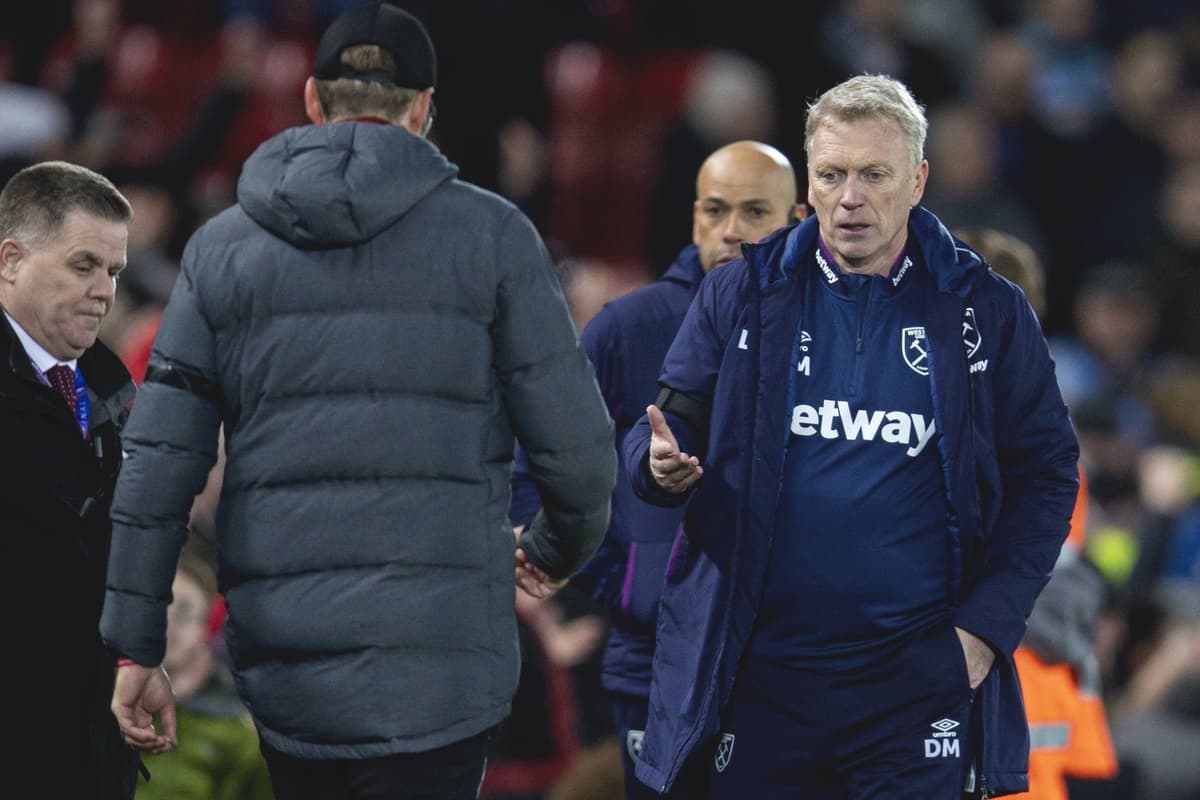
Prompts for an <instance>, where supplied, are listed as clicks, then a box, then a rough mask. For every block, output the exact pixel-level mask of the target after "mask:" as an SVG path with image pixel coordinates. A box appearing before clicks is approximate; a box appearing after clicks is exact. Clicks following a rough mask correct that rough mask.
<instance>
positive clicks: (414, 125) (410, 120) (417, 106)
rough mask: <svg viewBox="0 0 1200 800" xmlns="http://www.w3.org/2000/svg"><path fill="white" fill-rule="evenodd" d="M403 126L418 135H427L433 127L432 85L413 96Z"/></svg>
mask: <svg viewBox="0 0 1200 800" xmlns="http://www.w3.org/2000/svg"><path fill="white" fill-rule="evenodd" d="M404 127H406V128H408V129H409V130H410V131H412V132H413V133H415V134H417V135H418V136H427V135H428V134H429V129H430V128H431V127H433V87H432V86H431V87H429V88H428V89H425V90H424V91H422V92H420V93H418V94H417V96H416V97H414V98H413V101H412V105H410V106H409V107H408V115H407V118H406V119H405V125H404Z"/></svg>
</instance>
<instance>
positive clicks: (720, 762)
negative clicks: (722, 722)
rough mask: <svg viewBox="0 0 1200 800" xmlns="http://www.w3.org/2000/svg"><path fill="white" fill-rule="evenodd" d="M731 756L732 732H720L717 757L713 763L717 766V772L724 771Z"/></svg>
mask: <svg viewBox="0 0 1200 800" xmlns="http://www.w3.org/2000/svg"><path fill="white" fill-rule="evenodd" d="M732 758H733V734H732V733H722V734H721V740H720V741H719V742H717V757H716V759H714V763H715V764H716V766H717V772H724V771H725V768H726V767H728V766H729V761H730V759H732Z"/></svg>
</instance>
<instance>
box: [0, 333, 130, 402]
mask: <svg viewBox="0 0 1200 800" xmlns="http://www.w3.org/2000/svg"><path fill="white" fill-rule="evenodd" d="M0 364H2V365H3V366H4V368H6V369H8V370H9V371H11V372H13V373H14V374H16V375H18V376H20V377H22V378H26V379H28V380H31V381H38V376H37V373H36V372H35V371H34V366H33V362H31V361H30V360H29V356H28V355H27V354H26V352H25V348H24V347H22V346H21V342H20V340H19V339H18V338H17V334H16V332H15V331H13V329H12V326H11V325H9V324H8V320H7V319H6V318H5V317H4V315H3V314H0ZM77 364H78V366H79V369H80V370H81V371H82V372H83V377H84V380H86V381H87V385H88V388H89V389H91V390H92V391H93V392H95V394H96V395H98V396H99V397H110V396H112V395H116V394H117V393H118V392H120V391H121V389H123V388H124V387H125V386H126V385H127V384H131V382H132V381H131V378H130V377H129V371H128V370H126V369H125V365H124V364H123V363H121V359H119V358H117V356H116V354H115V353H113V351H111V350H109V349H108V348H107V347H106V346H105V345H104V343H103V342H101V341H100V340H99V339H97V340H96V343H95V344H94V345H92V347H91V348H89V349H88V350H87V351H86V352H85V353H84V354H83V355H81V356H80V357H79V359H78V362H77ZM38 382H39V383H40V382H41V381H38Z"/></svg>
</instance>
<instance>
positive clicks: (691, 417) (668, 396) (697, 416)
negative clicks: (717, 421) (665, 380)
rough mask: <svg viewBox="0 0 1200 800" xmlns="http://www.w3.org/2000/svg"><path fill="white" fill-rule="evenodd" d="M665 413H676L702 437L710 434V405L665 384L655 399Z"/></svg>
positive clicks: (655, 402) (655, 403)
mask: <svg viewBox="0 0 1200 800" xmlns="http://www.w3.org/2000/svg"><path fill="white" fill-rule="evenodd" d="M654 405H656V406H658V408H659V410H660V411H662V412H663V413H669V414H674V415H675V416H677V417H679V418H680V419H682V420H683V421H684V422H686V423H687V424H688V427H690V428H691V429H692V431H693V432H694V433H695V434H696V436H697V437H698V438H700V439H704V438H707V436H708V406H707V405H706V404H704V403H701V402H700V401H699V400H696V399H694V398H691V397H688V396H687V395H686V394H684V393H683V392H679V391H676V390H674V389H672V388H671V387H670V386H664V387H663V388H662V391H661V392H659V393H658V399H657V400H655V401H654Z"/></svg>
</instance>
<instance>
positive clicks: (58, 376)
mask: <svg viewBox="0 0 1200 800" xmlns="http://www.w3.org/2000/svg"><path fill="white" fill-rule="evenodd" d="M46 377H47V378H49V379H50V385H51V386H53V387H54V388H55V389H57V390H58V393H59V394H61V395H62V396H63V399H64V400H66V401H67V407H68V408H70V409H71V416H72V417H73V416H75V414H76V413H77V412H76V408H75V373H74V372H72V371H71V368H70V367H68V366H67V365H66V364H59V365H57V366H54V367H51V368H50V369H48V370H46Z"/></svg>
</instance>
